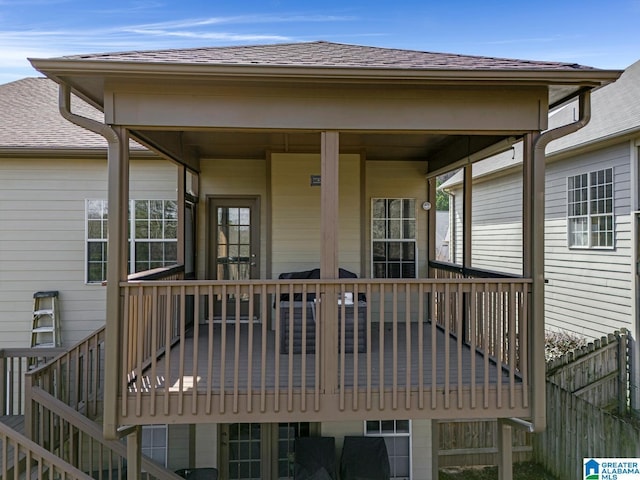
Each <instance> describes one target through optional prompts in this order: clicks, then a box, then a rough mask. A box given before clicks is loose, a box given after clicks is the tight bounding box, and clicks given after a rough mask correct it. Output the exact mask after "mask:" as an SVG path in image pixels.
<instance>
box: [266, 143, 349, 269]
mask: <svg viewBox="0 0 640 480" xmlns="http://www.w3.org/2000/svg"><path fill="white" fill-rule="evenodd" d="M311 175H320V155H318V154H286V153H274V154H272V156H271V194H272V212H271V218H272V228H271V231H272V266H273V277H274V278H277V276H278V275H279V274H280V273H283V272H292V271H300V270H309V269H312V268H317V267H319V265H320V187H319V186H313V187H312V186H311V185H310V177H311ZM339 183H340V184H339V216H340V218H339V236H338V245H339V250H340V254H339V262H340V267H342V268H345V269H347V270H350V271H352V272H354V273H355V274H357V275H358V276H360V156H359V155H340V170H339Z"/></svg>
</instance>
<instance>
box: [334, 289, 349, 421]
mask: <svg viewBox="0 0 640 480" xmlns="http://www.w3.org/2000/svg"><path fill="white" fill-rule="evenodd" d="M346 303H347V302H346V291H345V284H344V283H342V284H341V285H340V292H338V304H339V308H338V326H339V327H340V328H339V330H338V335H339V337H338V339H339V340H338V352H339V353H338V357H339V359H340V360H339V363H338V368H339V369H340V377H339V378H340V381H339V387H338V388H339V390H340V411H341V412H342V411H344V395H345V391H344V390H345V374H346V369H347V365H346V352H347V339H346V330H347V325H346V323H347V315H346V308H347V306H346V305H345V304H346ZM330 308H333V309H334V311H335V308H336V307H335V306H331V307H330Z"/></svg>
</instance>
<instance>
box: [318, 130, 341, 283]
mask: <svg viewBox="0 0 640 480" xmlns="http://www.w3.org/2000/svg"><path fill="white" fill-rule="evenodd" d="M339 143H340V142H339V135H338V132H322V146H321V170H320V173H321V178H322V182H321V192H320V234H321V236H322V238H321V246H320V249H321V250H320V278H322V279H333V278H338V220H339V218H338V215H339V211H338V207H339V205H338V192H339V190H338V164H339V158H338V156H339Z"/></svg>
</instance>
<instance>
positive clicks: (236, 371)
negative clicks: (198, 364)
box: [233, 285, 242, 413]
mask: <svg viewBox="0 0 640 480" xmlns="http://www.w3.org/2000/svg"><path fill="white" fill-rule="evenodd" d="M234 292H235V302H234V303H235V322H234V323H235V330H234V332H233V333H234V337H233V340H234V342H233V348H234V351H233V413H238V396H239V389H240V333H241V332H240V327H241V325H240V313H241V312H240V296H241V295H242V294H241V293H240V286H239V285H236V286H235V287H234Z"/></svg>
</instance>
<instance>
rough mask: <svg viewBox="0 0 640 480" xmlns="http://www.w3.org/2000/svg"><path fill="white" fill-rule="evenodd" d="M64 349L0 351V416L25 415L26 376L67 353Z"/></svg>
mask: <svg viewBox="0 0 640 480" xmlns="http://www.w3.org/2000/svg"><path fill="white" fill-rule="evenodd" d="M65 351H66V350H65V349H64V348H59V347H52V348H45V347H38V348H22V347H19V348H3V349H1V350H0V415H22V414H23V413H24V402H23V401H24V398H25V392H24V374H25V373H26V372H27V371H28V370H29V369H32V368H35V367H37V366H38V365H42V364H45V363H46V362H49V361H51V359H52V358H54V357H56V356H58V355H60V354H61V353H63V352H65Z"/></svg>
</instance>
